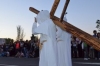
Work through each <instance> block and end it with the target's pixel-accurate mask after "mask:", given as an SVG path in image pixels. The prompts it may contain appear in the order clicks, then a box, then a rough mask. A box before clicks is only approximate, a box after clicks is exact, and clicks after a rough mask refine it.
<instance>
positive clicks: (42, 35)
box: [40, 34, 48, 44]
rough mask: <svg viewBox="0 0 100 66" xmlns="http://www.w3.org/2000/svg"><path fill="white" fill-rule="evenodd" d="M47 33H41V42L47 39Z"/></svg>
mask: <svg viewBox="0 0 100 66" xmlns="http://www.w3.org/2000/svg"><path fill="white" fill-rule="evenodd" d="M47 39H48V38H47V35H45V34H41V37H40V44H41V43H43V42H44V41H47Z"/></svg>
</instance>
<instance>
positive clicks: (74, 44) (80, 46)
mask: <svg viewBox="0 0 100 66" xmlns="http://www.w3.org/2000/svg"><path fill="white" fill-rule="evenodd" d="M93 37H95V38H97V39H100V33H99V32H97V31H96V30H94V31H93ZM71 50H72V51H71V52H72V54H71V55H72V58H84V60H89V59H95V60H100V52H99V51H98V50H95V49H94V48H93V47H91V46H89V45H88V44H87V43H86V42H84V41H81V40H80V39H78V38H76V37H72V41H71Z"/></svg>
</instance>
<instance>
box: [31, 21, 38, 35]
mask: <svg viewBox="0 0 100 66" xmlns="http://www.w3.org/2000/svg"><path fill="white" fill-rule="evenodd" d="M36 28H37V23H36V22H34V23H33V26H32V34H35V32H34V30H35V29H36Z"/></svg>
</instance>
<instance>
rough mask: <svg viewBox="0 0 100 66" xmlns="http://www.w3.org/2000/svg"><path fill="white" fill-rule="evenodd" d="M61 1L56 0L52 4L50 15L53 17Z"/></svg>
mask: <svg viewBox="0 0 100 66" xmlns="http://www.w3.org/2000/svg"><path fill="white" fill-rule="evenodd" d="M59 2H60V0H55V1H54V3H53V6H52V9H51V11H50V17H51V18H53V17H54V14H55V12H56V9H57V7H58V5H59Z"/></svg>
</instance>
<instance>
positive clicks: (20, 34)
mask: <svg viewBox="0 0 100 66" xmlns="http://www.w3.org/2000/svg"><path fill="white" fill-rule="evenodd" d="M24 37H25V34H24V29H23V28H22V27H21V26H20V25H18V26H17V38H16V40H20V39H22V40H23V39H24Z"/></svg>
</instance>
